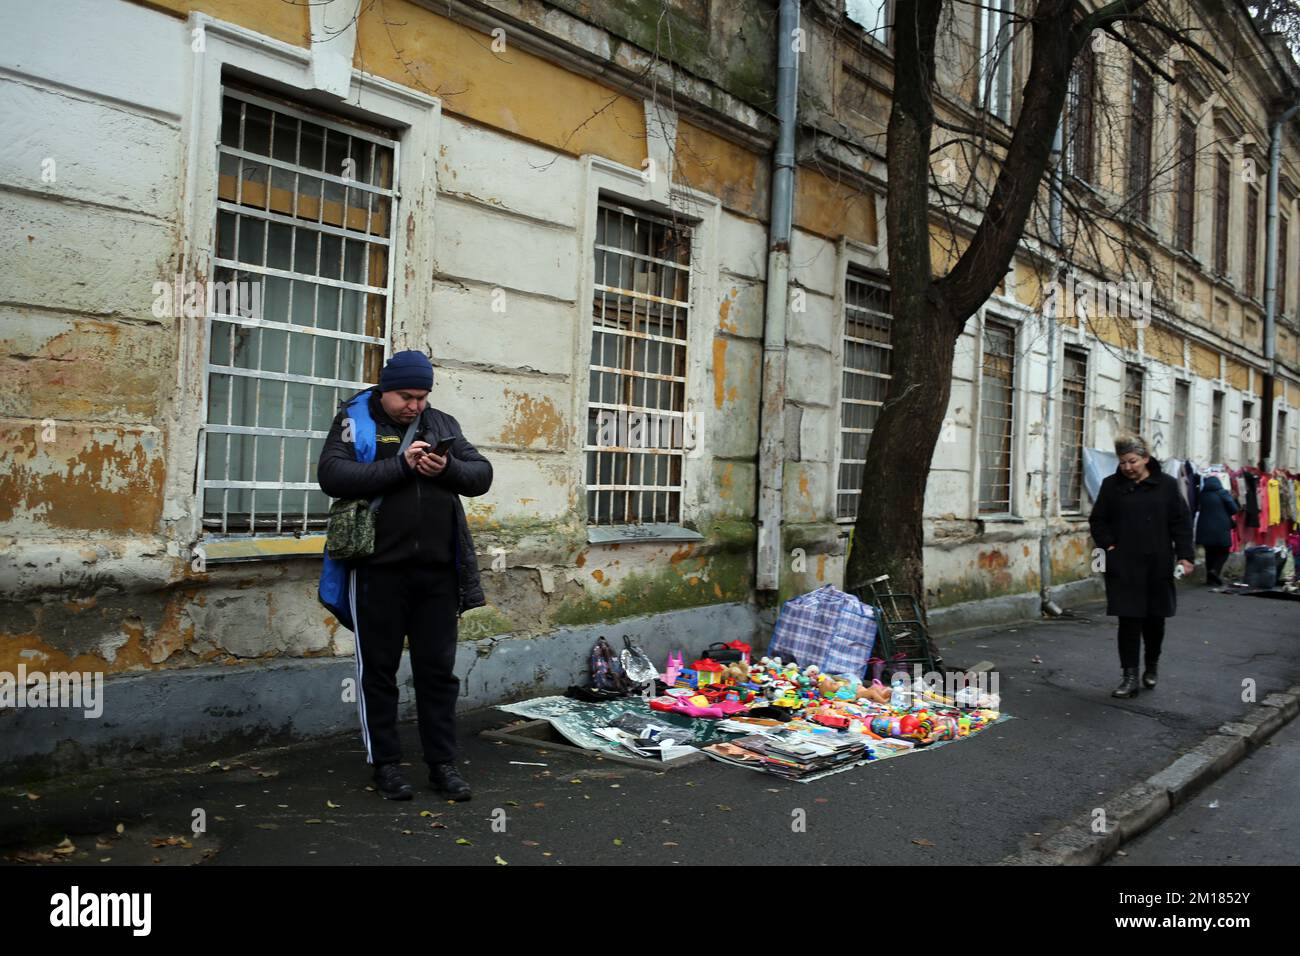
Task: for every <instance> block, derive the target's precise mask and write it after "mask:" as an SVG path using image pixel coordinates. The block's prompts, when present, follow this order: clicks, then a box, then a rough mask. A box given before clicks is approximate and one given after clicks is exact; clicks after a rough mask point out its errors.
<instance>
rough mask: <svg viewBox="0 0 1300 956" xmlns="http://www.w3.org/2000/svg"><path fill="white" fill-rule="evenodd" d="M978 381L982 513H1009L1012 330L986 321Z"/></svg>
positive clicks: (1013, 369) (1013, 333)
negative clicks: (982, 356) (981, 364)
mask: <svg viewBox="0 0 1300 956" xmlns="http://www.w3.org/2000/svg"><path fill="white" fill-rule="evenodd" d="M982 368H983V374H982V376H981V380H980V443H979V456H980V489H979V510H980V511H981V512H982V513H994V514H998V513H1001V514H1009V513H1010V511H1011V434H1012V425H1013V421H1012V419H1013V416H1014V402H1013V396H1014V382H1015V331H1014V330H1013V329H1012V328H1010V327H1009V326H1005V325H1001V324H999V323H996V322H989V323H988V324H986V325H985V327H984V360H983V366H982Z"/></svg>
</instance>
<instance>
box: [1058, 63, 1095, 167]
mask: <svg viewBox="0 0 1300 956" xmlns="http://www.w3.org/2000/svg"><path fill="white" fill-rule="evenodd" d="M1096 94H1097V54H1096V53H1094V52H1093V49H1092V47H1091V46H1085V47H1084V48H1083V50H1082V51H1081V52H1080V53H1079V56H1078V57H1077V58H1076V59H1075V61H1074V69H1073V70H1072V71H1071V73H1070V89H1069V94H1068V96H1067V100H1066V102H1067V103H1068V106H1067V109H1068V110H1069V130H1070V148H1069V150H1068V151H1067V152H1066V154H1065V161H1066V163H1067V164H1068V167H1069V172H1070V174H1071V175H1073V176H1076V177H1077V178H1079V179H1081V180H1083V181H1084V182H1092V180H1093V176H1094V175H1095V169H1094V166H1093V156H1094V155H1095V148H1094V139H1095V133H1094V130H1095V127H1096V119H1095V112H1096Z"/></svg>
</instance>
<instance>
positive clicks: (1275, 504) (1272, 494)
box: [1268, 478, 1282, 528]
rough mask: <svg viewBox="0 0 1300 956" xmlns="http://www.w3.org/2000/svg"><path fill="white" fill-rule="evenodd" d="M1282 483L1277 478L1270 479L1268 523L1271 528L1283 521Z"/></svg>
mask: <svg viewBox="0 0 1300 956" xmlns="http://www.w3.org/2000/svg"><path fill="white" fill-rule="evenodd" d="M1281 490H1282V483H1281V482H1280V481H1278V480H1277V479H1276V478H1270V479H1269V480H1268V524H1269V527H1270V528H1271V527H1272V526H1273V525H1275V524H1281V523H1282V498H1281Z"/></svg>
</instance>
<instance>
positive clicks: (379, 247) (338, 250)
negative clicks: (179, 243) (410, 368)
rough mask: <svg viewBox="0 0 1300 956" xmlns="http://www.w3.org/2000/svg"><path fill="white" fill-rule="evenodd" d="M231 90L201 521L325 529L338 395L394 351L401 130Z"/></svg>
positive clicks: (221, 155) (241, 528)
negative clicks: (325, 451) (327, 444)
mask: <svg viewBox="0 0 1300 956" xmlns="http://www.w3.org/2000/svg"><path fill="white" fill-rule="evenodd" d="M222 94H223V99H222V117H221V130H220V138H219V143H218V146H217V153H218V157H217V158H218V182H217V201H216V206H217V209H216V235H215V254H214V257H213V260H212V273H211V277H210V285H212V286H213V287H215V289H216V290H217V293H218V294H216V295H215V296H213V295H209V299H208V302H206V303H205V306H206V308H205V313H206V322H207V327H208V335H207V342H208V355H207V368H206V376H207V377H206V386H207V408H206V421H205V424H204V426H203V435H202V439H201V443H200V474H201V475H202V476H203V481H202V496H203V526H204V528H206V529H210V530H212V531H214V532H221V533H225V532H245V533H248V532H251V533H264V534H288V533H297V532H304V531H309V530H319V529H322V528H323V527H324V526H325V521H326V517H327V515H328V511H329V499H328V497H327V496H326V495H325V494H324V493H323V492H321V490H320V488H319V486H318V485H317V483H316V460H317V458H318V457H319V454H320V448H321V445H322V444H323V443H324V439H325V436H326V435H327V433H328V431H329V427H330V423H331V422H332V421H333V418H334V414H335V410H336V408H337V405H338V403H339V402H341V401H343V400H344V399H345V398H347V397H349V396H350V395H352V394H353V393H354V392H356V391H359V390H360V389H362V388H365V387H366V385H367V383H370V382H375V381H377V380H378V376H379V370H380V368H381V366H382V364H383V361H384V352H385V343H386V340H387V339H386V337H387V329H388V312H389V308H390V300H391V297H390V288H391V276H390V274H389V271H390V268H389V267H390V262H391V256H390V244H391V237H392V222H393V219H394V216H395V209H394V206H395V204H396V201H397V182H396V172H395V170H396V162H395V160H396V155H397V142H396V140H395V139H394V134H393V132H392V131H389V130H380V129H375V128H371V127H365V126H361V125H359V124H353V123H351V122H350V121H348V120H345V119H342V118H340V117H335V116H332V115H331V116H326V115H324V114H321V113H318V112H316V111H310V110H308V109H306V108H303V107H301V106H297V105H291V104H288V103H285V102H282V101H280V100H278V99H274V98H272V97H270V96H267V95H265V94H262V93H258V92H254V91H251V90H247V89H242V88H239V87H235V86H232V85H226V86H225V87H224V88H223V91H222ZM223 289H224V290H226V291H227V293H228V294H225V295H223V294H221V293H222V290H223Z"/></svg>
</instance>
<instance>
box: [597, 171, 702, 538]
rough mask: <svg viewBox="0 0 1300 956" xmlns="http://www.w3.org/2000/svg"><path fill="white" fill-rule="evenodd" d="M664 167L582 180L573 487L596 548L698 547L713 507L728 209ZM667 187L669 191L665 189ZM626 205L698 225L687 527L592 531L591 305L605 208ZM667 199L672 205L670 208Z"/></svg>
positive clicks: (689, 369)
mask: <svg viewBox="0 0 1300 956" xmlns="http://www.w3.org/2000/svg"><path fill="white" fill-rule="evenodd" d="M669 174H670V173H669V171H668V170H665V169H664V168H663V166H662V164H658V169H657V170H651V171H645V170H640V169H632V168H631V167H630V166H624V165H622V164H621V163H616V162H614V161H613V160H609V159H605V158H604V157H601V156H594V155H590V154H587V155H584V156H583V157H582V167H581V181H582V192H581V193H580V195H582V196H583V201H584V203H585V208H584V210H583V216H582V222H581V228H580V229H579V232H578V250H579V257H580V258H579V261H580V262H581V263H582V273H581V276H582V280H581V283H580V285H579V293H578V301H577V303H576V305H575V321H574V348H573V354H574V371H575V373H576V375H577V378H576V379H575V383H574V388H573V405H572V416H573V418H572V420H573V435H574V439H575V440H574V443H573V447H574V449H575V457H574V463H573V472H572V474H573V483H574V487H576V488H579V489H581V493H580V494H579V496H578V509H579V517H580V520H581V521H582V524H583V526H584V527H585V528H586V529H587V541H588V543H589V544H606V543H621V542H626V541H640V540H657V541H699V540H702V539H703V537H704V536H703V535H702V534H700V533H699V532H698V531H696V530H694V529H692V528H691V527H689V526H690V525H691V524H693V523H695V522H696V521H697V520H698V517H699V515H700V514H701V513H702V512H703V511H704V509H705V508H706V507H707V505H708V497H709V495H708V488H709V486H710V477H711V476H710V468H711V462H710V460H709V458H708V457H707V446H708V434H709V428H710V425H711V423H713V422H714V420H715V415H714V414H711V413H713V412H715V410H714V409H713V408H712V405H711V404H710V403H711V398H710V389H709V381H708V379H709V376H710V375H711V374H712V370H711V369H710V368H709V367H708V365H707V363H706V361H705V356H706V355H708V354H710V338H709V337H710V335H711V334H712V332H713V328H714V325H713V323H710V322H709V321H708V320H707V319H706V318H705V317H706V316H713V315H717V287H718V279H717V274H718V230H719V226H720V223H721V215H722V203H721V201H720V200H719V199H717V198H716V197H713V196H709V195H706V194H705V193H701V192H699V191H697V190H694V189H690V188H688V187H685V186H678V185H676V184H668V183H665V182H664V181H663V179H664V178H665V177H667V176H668V175H669ZM665 187H666V188H665ZM602 200H605V201H608V202H619V201H624V202H627V203H629V204H630V205H633V206H640V207H643V208H645V209H646V210H647V211H648V212H651V213H655V214H658V215H674V214H675V215H678V216H681V217H683V218H686V219H690V220H691V221H692V242H691V308H690V316H691V317H690V319H688V321H687V327H686V341H687V345H686V407H685V412H686V416H687V421H688V426H687V428H686V430H685V436H684V437H685V442H686V447H685V454H684V456H683V460H682V492H681V495H682V497H681V512H680V519H681V520H680V523H677V524H660V523H654V524H640V525H635V524H634V525H593V524H589V523H588V519H587V453H586V451H585V450H584V449H585V446H586V444H587V437H586V436H587V395H588V390H589V384H588V377H589V375H590V369H591V304H592V302H593V301H594V298H595V294H596V293H595V285H596V263H595V255H594V254H593V249H594V247H595V242H596V216H597V210H598V208H599V205H600V202H601V201H602ZM665 200H666V201H665Z"/></svg>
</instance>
